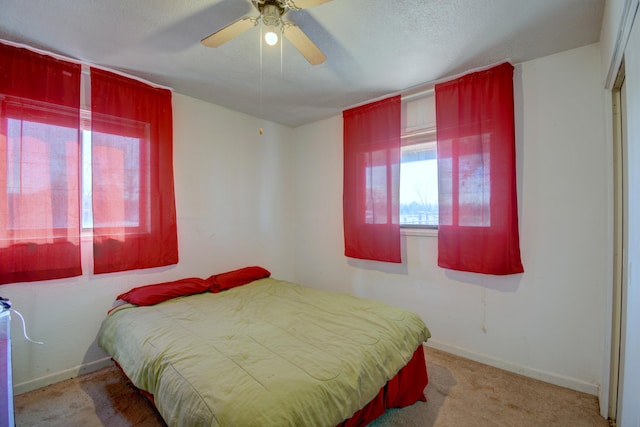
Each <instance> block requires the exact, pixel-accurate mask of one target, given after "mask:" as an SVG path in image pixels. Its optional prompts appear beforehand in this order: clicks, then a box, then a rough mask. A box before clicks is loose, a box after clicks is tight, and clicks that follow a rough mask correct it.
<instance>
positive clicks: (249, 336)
mask: <svg viewBox="0 0 640 427" xmlns="http://www.w3.org/2000/svg"><path fill="white" fill-rule="evenodd" d="M429 336H430V333H429V330H428V329H427V327H426V326H425V324H424V322H423V321H422V320H421V319H420V318H419V317H418V316H417V315H416V314H415V313H413V312H411V311H408V310H405V309H401V308H398V307H393V306H391V305H387V304H384V303H381V302H377V301H372V300H367V299H363V298H358V297H354V296H351V295H347V294H342V293H336V292H329V291H324V290H320V289H315V288H310V287H305V286H301V285H298V284H294V283H291V282H286V281H282V280H277V279H273V278H265V279H261V280H256V281H254V282H251V283H249V284H246V285H244V286H240V287H237V288H233V289H229V290H227V291H224V292H220V293H210V292H205V293H201V294H197V295H191V296H186V297H180V298H174V299H171V300H169V301H165V302H163V303H160V304H156V305H151V306H135V305H131V304H125V305H123V306H120V307H118V308H116V309H115V310H113V311H111V312H110V313H109V315H108V316H107V318H106V319H105V320H104V322H103V325H102V327H101V330H100V333H99V337H98V343H99V345H100V346H101V347H102V348H104V349H105V350H106V351H107V352H108V353H109V354H110V355H111V356H112V357H113V359H114V360H115V361H116V362H117V363H118V365H119V366H120V367H121V369H122V370H123V371H124V373H125V374H126V375H127V376H128V377H129V379H130V380H131V381H132V383H133V384H134V385H135V386H136V387H138V388H140V389H141V390H144V391H146V392H148V393H150V394H152V395H153V398H154V404H155V405H156V407H157V409H158V411H159V413H160V414H161V415H162V417H163V418H164V419H165V421H166V422H167V424H168V425H169V426H301V425H304V426H334V425H337V424H340V423H341V422H343V421H344V420H346V419H348V418H350V417H351V416H352V415H353V414H354V413H356V412H357V411H358V410H359V409H360V408H362V407H364V406H365V405H366V404H367V403H368V402H370V401H371V400H372V399H373V398H374V397H376V395H377V394H378V393H379V391H380V389H381V388H382V387H383V386H384V385H385V384H386V383H387V381H389V380H390V379H391V378H393V377H394V376H395V375H396V374H397V373H398V372H399V371H400V369H401V368H402V367H403V366H404V365H405V364H407V362H409V361H410V360H411V359H412V357H413V355H414V352H415V351H416V349H417V348H418V347H419V346H421V345H422V343H423V342H424V341H426V340H427V339H428V338H429Z"/></svg>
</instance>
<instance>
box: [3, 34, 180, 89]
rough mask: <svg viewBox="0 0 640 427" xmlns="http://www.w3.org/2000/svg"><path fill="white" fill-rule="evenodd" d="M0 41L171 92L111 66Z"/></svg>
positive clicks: (165, 87)
mask: <svg viewBox="0 0 640 427" xmlns="http://www.w3.org/2000/svg"><path fill="white" fill-rule="evenodd" d="M0 43H4V44H6V45H9V46H13V47H20V48H23V49H27V50H30V51H32V52H35V53H39V54H40V55H47V56H51V57H53V58H56V59H60V60H62V61H67V62H73V63H74V64H78V65H81V66H83V68H84V67H85V66H87V67H93V68H98V69H100V70H102V71H108V72H110V73H114V74H118V75H120V76H122V77H127V78H130V79H134V80H138V81H139V82H141V83H145V84H148V85H149V86H153V87H156V88H159V89H167V90H170V91H171V92H173V88H172V87H169V86H165V85H161V84H158V83H154V82H150V81H149V80H146V79H143V78H142V77H138V76H133V75H131V74H127V73H123V72H122V71H118V70H114V69H111V68H107V67H103V66H101V65H95V64H91V63H89V62H85V61H80V60H79V59H75V58H70V57H68V56H64V55H60V54H57V53H53V52H49V51H47V50H44V49H38V48H35V47H33V46H29V45H26V44H23V43H16V42H12V41H9V40H5V39H0ZM82 72H83V73H84V72H85V70H84V69H83V70H82Z"/></svg>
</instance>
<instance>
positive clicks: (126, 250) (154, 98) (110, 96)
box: [91, 68, 178, 274]
mask: <svg viewBox="0 0 640 427" xmlns="http://www.w3.org/2000/svg"><path fill="white" fill-rule="evenodd" d="M91 111H92V118H91V123H92V125H91V126H92V130H91V144H92V156H91V158H92V171H93V172H92V177H93V185H92V188H93V190H92V191H93V194H92V196H93V236H94V237H93V252H94V273H96V274H98V273H108V272H114V271H125V270H134V269H142V268H150V267H159V266H164V265H170V264H176V263H177V262H178V238H177V228H176V211H175V199H174V187H173V124H172V106H171V91H169V90H167V89H162V88H157V87H153V86H150V85H147V84H145V83H142V82H140V81H137V80H134V79H130V78H127V77H123V76H120V75H118V74H115V73H111V72H108V71H103V70H99V69H95V68H92V69H91Z"/></svg>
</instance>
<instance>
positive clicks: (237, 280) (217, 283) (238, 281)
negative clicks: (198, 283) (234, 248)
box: [207, 266, 271, 292]
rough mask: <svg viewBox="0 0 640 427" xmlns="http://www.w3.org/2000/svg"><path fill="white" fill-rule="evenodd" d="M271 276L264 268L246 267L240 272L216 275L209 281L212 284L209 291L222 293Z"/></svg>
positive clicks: (234, 271) (239, 270)
mask: <svg viewBox="0 0 640 427" xmlns="http://www.w3.org/2000/svg"><path fill="white" fill-rule="evenodd" d="M269 276H271V273H270V272H269V270H266V269H264V268H262V267H258V266H252V267H244V268H240V269H238V270H233V271H227V272H226V273H220V274H214V275H213V276H211V277H209V278H208V279H207V281H208V282H209V283H210V285H211V286H210V287H209V291H211V292H220V291H224V290H227V289H231V288H235V287H236V286H242V285H246V284H247V283H251V282H253V281H254V280H258V279H264V278H265V277H269Z"/></svg>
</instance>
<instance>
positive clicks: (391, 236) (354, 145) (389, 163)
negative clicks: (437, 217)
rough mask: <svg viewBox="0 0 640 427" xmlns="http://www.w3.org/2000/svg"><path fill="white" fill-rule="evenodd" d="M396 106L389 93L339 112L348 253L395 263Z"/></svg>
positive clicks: (397, 258)
mask: <svg viewBox="0 0 640 427" xmlns="http://www.w3.org/2000/svg"><path fill="white" fill-rule="evenodd" d="M400 111H401V106H400V96H394V97H391V98H387V99H384V100H382V101H378V102H374V103H371V104H367V105H364V106H361V107H356V108H352V109H350V110H346V111H344V113H343V118H344V190H343V217H344V243H345V255H346V256H348V257H351V258H360V259H369V260H376V261H386V262H395V263H399V262H401V256H400V224H399V218H398V212H399V206H398V205H399V189H400Z"/></svg>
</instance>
